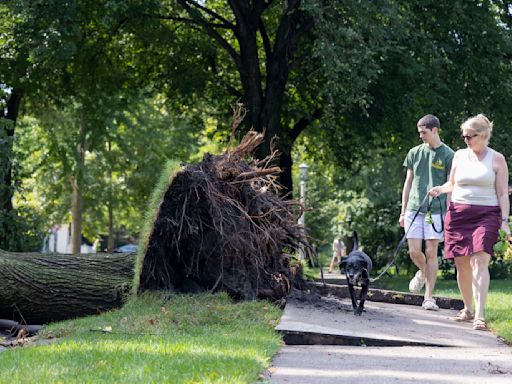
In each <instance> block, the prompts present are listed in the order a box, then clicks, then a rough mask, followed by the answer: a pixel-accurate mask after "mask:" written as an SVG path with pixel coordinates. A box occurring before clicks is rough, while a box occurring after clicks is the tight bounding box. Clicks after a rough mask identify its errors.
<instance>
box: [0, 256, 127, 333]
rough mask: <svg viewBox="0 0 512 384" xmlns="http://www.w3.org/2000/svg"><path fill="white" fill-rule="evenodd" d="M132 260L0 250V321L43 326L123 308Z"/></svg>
mask: <svg viewBox="0 0 512 384" xmlns="http://www.w3.org/2000/svg"><path fill="white" fill-rule="evenodd" d="M134 259H135V255H134V254H124V253H117V254H112V255H111V254H105V253H96V254H87V255H80V254H79V255H64V254H41V253H13V252H6V251H2V250H0V318H4V319H9V320H13V319H14V320H16V321H19V322H22V321H24V322H26V323H27V324H44V323H48V322H51V321H57V320H65V319H70V318H74V317H78V316H85V315H91V314H97V313H100V312H102V311H106V310H109V309H112V308H116V307H119V306H121V305H122V304H123V303H124V302H125V301H126V299H127V298H128V295H129V293H130V290H131V286H132V280H133V264H134Z"/></svg>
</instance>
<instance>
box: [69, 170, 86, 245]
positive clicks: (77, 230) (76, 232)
mask: <svg viewBox="0 0 512 384" xmlns="http://www.w3.org/2000/svg"><path fill="white" fill-rule="evenodd" d="M70 182H71V188H72V196H71V253H73V254H74V253H80V247H81V245H82V200H83V199H82V191H81V190H80V187H79V186H78V182H77V180H76V179H75V178H73V177H70Z"/></svg>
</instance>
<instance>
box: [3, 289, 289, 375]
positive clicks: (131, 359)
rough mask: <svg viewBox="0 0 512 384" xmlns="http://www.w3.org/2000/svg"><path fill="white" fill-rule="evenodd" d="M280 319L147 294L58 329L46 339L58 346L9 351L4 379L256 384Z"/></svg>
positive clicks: (256, 308) (259, 311)
mask: <svg viewBox="0 0 512 384" xmlns="http://www.w3.org/2000/svg"><path fill="white" fill-rule="evenodd" d="M280 314H281V311H280V310H279V309H278V308H276V307H274V306H272V305H270V304H268V303H265V302H261V301H259V302H258V301H254V302H242V303H232V302H231V300H230V299H229V298H228V297H227V296H225V295H199V296H198V297H187V296H165V295H163V294H152V295H144V297H141V298H140V299H138V300H136V301H133V302H131V303H129V304H128V305H127V306H126V307H125V308H122V309H120V310H117V311H112V312H109V313H106V314H104V315H100V316H93V317H88V318H83V319H75V320H72V321H68V322H62V323H56V324H52V325H50V326H49V327H47V329H45V332H44V334H45V335H55V336H59V337H60V336H64V337H63V338H62V339H59V340H57V341H56V342H55V343H53V344H49V345H42V346H38V347H35V348H21V349H17V350H12V351H9V352H5V353H3V354H2V359H0V382H7V381H8V382H15V383H25V382H26V383H34V382H37V383H50V382H51V383H55V382H63V383H73V382H108V383H112V382H119V383H121V382H122V383H140V382H173V383H174V382H176V383H178V382H180V383H199V382H200V383H252V382H254V381H256V380H257V378H258V374H259V373H260V372H261V371H262V370H263V369H264V368H265V367H266V366H267V365H268V364H269V363H270V360H271V358H272V356H273V355H274V354H275V353H276V352H277V350H278V349H279V347H280V345H281V339H280V337H279V335H277V334H276V333H275V331H274V330H273V328H274V325H275V323H276V322H277V321H278V319H279V317H280ZM14 366H15V367H17V368H16V370H15V371H13V370H12V369H11V368H12V367H14ZM20 372H24V373H23V375H21V374H20Z"/></svg>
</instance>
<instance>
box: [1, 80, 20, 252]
mask: <svg viewBox="0 0 512 384" xmlns="http://www.w3.org/2000/svg"><path fill="white" fill-rule="evenodd" d="M21 97H22V93H21V91H19V90H17V89H14V90H12V92H11V94H10V96H9V100H8V101H7V108H6V111H5V112H4V111H0V118H2V119H6V121H10V122H11V123H10V124H8V125H5V124H2V125H1V126H0V129H2V130H3V129H4V125H5V132H0V140H1V141H2V142H1V143H0V247H6V248H7V247H9V246H10V245H11V244H10V240H11V239H12V238H13V237H14V236H15V233H14V229H13V228H12V224H13V223H12V221H11V218H12V211H13V206H12V196H13V185H12V159H11V156H12V145H13V138H14V129H15V125H16V120H17V118H18V112H19V107H20V103H21Z"/></svg>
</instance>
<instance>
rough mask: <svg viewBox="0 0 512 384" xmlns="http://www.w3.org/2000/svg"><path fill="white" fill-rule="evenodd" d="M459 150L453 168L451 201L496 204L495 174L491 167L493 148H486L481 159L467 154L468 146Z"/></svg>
mask: <svg viewBox="0 0 512 384" xmlns="http://www.w3.org/2000/svg"><path fill="white" fill-rule="evenodd" d="M461 152H462V153H461V154H460V156H459V157H458V159H457V165H456V169H455V185H454V187H453V192H452V201H453V202H455V203H461V204H471V205H485V206H497V205H498V196H497V195H496V174H495V173H494V171H493V169H492V160H493V158H494V150H492V149H491V148H488V149H487V153H486V155H485V157H484V158H483V159H482V160H481V161H480V160H478V159H475V158H473V159H472V158H471V157H470V156H469V155H470V150H469V148H466V149H463V150H461Z"/></svg>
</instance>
